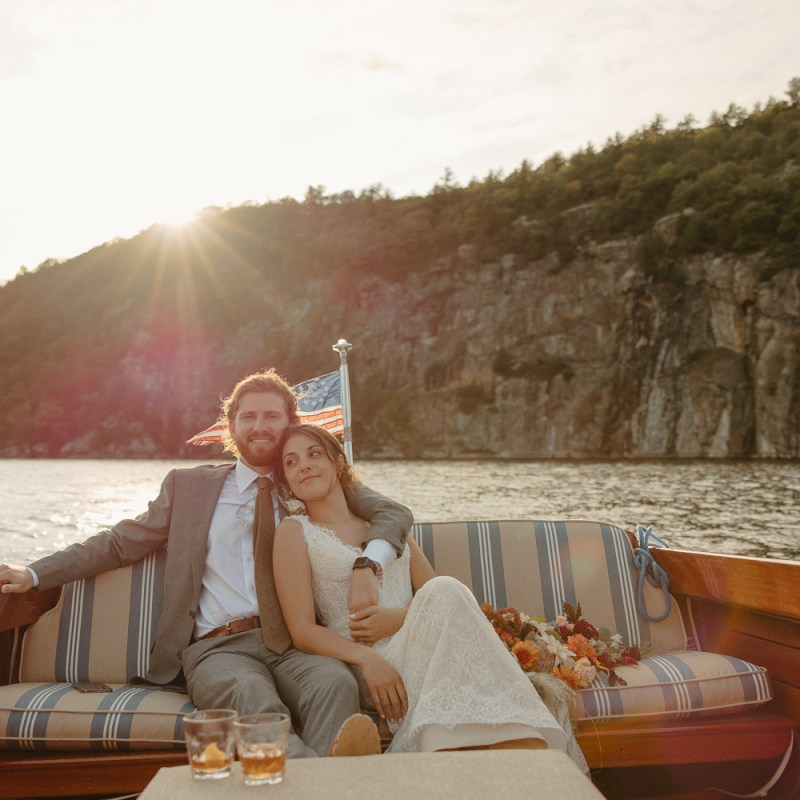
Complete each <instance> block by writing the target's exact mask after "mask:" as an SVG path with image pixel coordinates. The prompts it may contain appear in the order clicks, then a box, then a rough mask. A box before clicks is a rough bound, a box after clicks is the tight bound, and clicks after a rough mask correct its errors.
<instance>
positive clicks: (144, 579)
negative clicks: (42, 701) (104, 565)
mask: <svg viewBox="0 0 800 800" xmlns="http://www.w3.org/2000/svg"><path fill="white" fill-rule="evenodd" d="M165 564H166V551H165V550H163V549H162V550H159V551H156V552H155V553H151V554H150V555H149V556H147V558H145V559H143V560H142V561H139V562H137V563H135V564H131V565H129V566H127V567H120V568H119V569H115V570H111V571H110V572H104V573H101V574H100V575H96V576H95V577H93V578H85V579H84V580H80V581H75V582H74V583H70V584H67V585H66V586H65V587H64V590H63V591H62V593H61V598H60V599H59V601H58V604H57V605H56V606H55V607H54V608H52V609H51V610H50V611H48V612H47V613H45V614H43V615H42V616H41V617H40V618H39V619H38V620H37V621H36V622H35V623H34V624H33V625H32V626H31V627H30V628H29V629H28V631H27V633H26V634H25V639H24V641H23V645H22V661H21V665H20V680H21V681H66V682H72V681H104V682H108V683H127V682H128V681H129V680H130V679H131V678H132V677H134V676H135V675H141V676H143V675H145V674H146V673H147V668H148V665H149V658H150V647H151V645H152V643H153V639H154V637H155V632H156V626H157V624H158V618H159V616H160V614H161V608H162V605H163V597H164V571H165Z"/></svg>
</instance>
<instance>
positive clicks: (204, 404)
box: [0, 221, 800, 458]
mask: <svg viewBox="0 0 800 800" xmlns="http://www.w3.org/2000/svg"><path fill="white" fill-rule="evenodd" d="M667 222H668V221H667ZM665 224H666V223H664V224H662V225H661V234H660V235H663V236H668V235H669V231H668V225H667V226H666V228H665ZM124 246H126V245H125V243H122V244H120V245H115V246H111V247H109V248H107V249H105V250H101V251H99V253H98V255H97V258H96V260H97V266H96V269H94V270H92V269H89V268H86V269H85V270H84V271H83V272H82V271H81V270H80V269H77V268H76V266H75V265H73V264H68V263H66V264H63V265H58V266H55V267H52V268H51V269H49V270H43V271H40V272H37V273H32V274H30V275H27V276H23V277H22V278H20V279H18V281H16V282H15V283H14V284H12V285H9V286H7V287H4V288H3V290H2V296H1V297H0V300H2V304H0V305H2V308H0V312H2V316H3V319H4V322H5V327H4V329H3V336H4V339H3V342H4V344H3V346H2V348H0V355H2V359H0V366H1V367H2V370H3V375H4V378H3V385H2V397H3V402H4V404H5V405H4V408H5V409H6V410H5V411H3V413H2V414H0V419H2V420H4V425H3V435H2V437H0V440H1V443H0V455H3V456H6V457H14V456H54V457H64V456H67V457H70V456H84V457H85V456H112V457H127V456H133V457H152V456H168V457H176V456H191V457H194V458H198V457H200V458H205V457H209V456H211V455H217V453H216V452H214V453H212V451H209V450H205V451H204V450H200V449H197V448H192V447H186V446H185V445H184V441H185V439H186V438H188V437H189V436H191V435H192V434H193V433H195V432H197V431H198V430H200V429H202V428H204V427H206V426H207V425H209V424H211V422H213V421H214V419H215V417H216V411H217V408H218V404H219V399H220V397H221V396H222V395H223V394H224V393H225V392H227V391H228V390H229V389H230V387H231V386H232V385H233V383H234V382H235V381H236V380H238V379H239V378H241V377H242V376H243V375H245V374H247V373H248V372H251V371H254V370H256V369H260V368H263V367H264V366H271V365H274V366H275V367H276V368H277V369H278V370H279V371H280V372H281V373H282V374H284V375H286V377H287V379H289V380H290V382H292V383H294V382H298V381H300V380H304V379H307V378H309V377H312V376H314V375H318V374H321V373H323V372H329V371H332V370H333V369H336V367H337V365H338V358H337V356H336V355H335V354H334V353H332V352H331V349H330V348H331V345H332V344H333V343H334V342H335V341H336V340H337V339H339V338H340V337H345V338H347V339H348V340H350V341H351V342H353V344H354V349H353V351H352V354H351V359H350V361H351V370H350V375H351V387H352V398H353V410H354V417H353V427H354V444H355V450H356V453H357V454H358V456H359V457H360V458H363V457H369V456H386V457H405V458H438V457H447V458H449V457H466V458H469V457H497V458H533V457H537V458H538V457H575V458H625V457H681V458H696V457H715V458H739V457H745V458H746V457H764V458H797V457H800V441H799V440H800V436H798V430H800V268H794V267H793V268H784V269H782V270H780V271H776V270H775V269H774V267H773V266H771V265H770V263H769V262H768V260H767V259H766V257H764V256H761V255H758V254H752V255H742V256H733V255H724V256H712V255H698V256H694V257H691V258H685V259H680V260H676V261H666V262H664V261H663V260H662V261H660V262H654V263H655V266H652V265H651V266H650V267H645V266H641V265H640V264H641V263H642V259H641V258H640V257H637V253H638V254H639V255H640V254H641V240H637V239H625V240H619V241H606V242H604V243H601V244H596V243H592V241H591V240H589V239H587V238H584V239H583V240H582V243H581V240H579V239H577V238H576V242H575V248H574V252H573V254H572V257H571V258H565V259H563V261H562V260H559V257H558V256H557V255H555V254H551V255H549V256H547V257H544V258H540V259H538V260H528V259H522V258H520V257H518V256H513V255H508V256H505V257H503V258H500V259H497V260H495V261H494V262H492V263H486V261H485V260H484V259H481V258H479V256H478V255H477V252H478V251H477V250H476V249H475V248H474V247H472V246H468V245H463V246H461V247H460V248H457V249H456V251H454V252H453V253H452V254H451V255H450V256H447V257H443V258H440V259H438V260H435V261H433V262H432V263H429V265H428V267H427V268H420V269H416V270H414V271H410V272H407V273H405V274H404V275H403V276H402V277H398V278H395V279H391V278H388V277H385V276H384V277H381V274H382V273H381V272H380V270H372V271H371V272H370V271H366V270H362V271H359V272H351V273H350V274H349V275H346V276H345V275H342V274H340V273H338V272H336V271H334V270H330V271H329V272H328V273H327V274H323V276H321V277H320V276H319V275H317V276H313V277H310V278H309V279H299V278H296V277H295V278H293V279H291V280H290V279H289V278H290V277H291V275H289V274H287V275H283V280H282V283H280V284H279V283H276V281H275V280H273V279H270V278H269V276H265V275H263V274H259V273H257V272H255V271H252V270H250V271H248V269H249V268H247V269H244V268H242V269H240V270H239V272H235V271H234V268H233V267H232V266H230V265H229V262H225V261H223V262H221V264H220V266H219V268H218V272H217V273H214V272H213V271H211V270H210V269H209V268H208V267H207V266H204V267H203V269H200V268H197V267H192V266H191V265H187V266H186V267H185V268H181V269H175V268H173V269H172V270H171V271H170V272H168V273H167V272H163V273H160V274H161V276H162V277H161V280H162V282H161V284H156V283H155V282H154V281H152V280H140V281H139V282H140V283H141V284H142V286H143V287H144V288H143V289H142V290H141V297H140V298H139V299H137V298H135V296H134V294H133V292H134V289H133V288H132V286H133V283H132V281H131V280H130V277H129V275H127V274H126V273H123V272H122V271H121V270H120V269H119V266H118V264H119V263H121V259H122V256H123V255H124V250H123V248H124ZM645 263H646V262H645ZM115 265H117V266H116V267H115ZM114 268H116V269H117V272H118V273H119V274H121V275H123V276H124V279H123V280H120V279H119V278H115V279H114V281H112V280H106V279H105V276H106V275H108V274H110V273H111V271H112V270H113V269H114ZM226 269H227V272H226V271H225V270H226ZM84 273H85V274H84ZM164 275H170V276H171V278H170V280H172V281H173V283H172V284H169V285H168V284H167V283H166V282H165V279H164ZM98 276H102V280H101V278H100V277H98ZM115 281H116V282H115ZM169 286H171V287H172V288H169ZM98 287H100V288H101V289H102V291H100V290H99V289H98ZM151 287H157V290H156V288H151ZM64 297H71V298H73V299H72V300H71V301H70V302H68V303H65V302H64V300H63V298H64ZM200 298H210V299H207V300H206V301H205V305H203V304H201V303H200ZM188 299H191V300H192V302H188ZM155 303H160V305H158V306H157V305H155ZM47 359H49V361H48V360H47Z"/></svg>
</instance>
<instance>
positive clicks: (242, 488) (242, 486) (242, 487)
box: [235, 458, 272, 494]
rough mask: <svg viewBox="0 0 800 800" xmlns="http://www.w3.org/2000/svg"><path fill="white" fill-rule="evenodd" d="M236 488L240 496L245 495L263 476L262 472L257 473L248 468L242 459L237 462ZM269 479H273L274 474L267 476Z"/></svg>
mask: <svg viewBox="0 0 800 800" xmlns="http://www.w3.org/2000/svg"><path fill="white" fill-rule="evenodd" d="M235 475H236V486H237V488H238V489H239V494H244V493H245V492H246V491H247V490H248V488H249V487H250V486H252V484H253V481H254V480H255V479H256V478H258V477H260V476H261V473H260V472H256V471H255V470H254V469H252V467H248V466H247V464H245V463H244V461H242V460H241V459H240V458H239V459H237V460H236V471H235ZM267 477H268V478H272V473H271V472H270V473H268V474H267Z"/></svg>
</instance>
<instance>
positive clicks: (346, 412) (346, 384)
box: [332, 339, 353, 465]
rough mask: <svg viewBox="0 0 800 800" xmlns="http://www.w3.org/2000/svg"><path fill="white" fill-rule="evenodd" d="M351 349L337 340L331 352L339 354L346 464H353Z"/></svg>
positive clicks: (341, 340) (350, 345)
mask: <svg viewBox="0 0 800 800" xmlns="http://www.w3.org/2000/svg"><path fill="white" fill-rule="evenodd" d="M352 347H353V345H352V344H350V342H348V341H347V339H339V341H338V342H336V344H335V345H333V348H332V349H333V350H335V351H336V352H337V353H338V354H339V380H340V383H341V394H342V419H343V420H344V454H345V455H346V456H347V463H348V464H351V465H352V463H353V429H352V428H351V427H350V376H349V375H348V372H347V351H348V350H350V349H351V348H352Z"/></svg>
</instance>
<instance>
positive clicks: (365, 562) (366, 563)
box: [353, 556, 383, 577]
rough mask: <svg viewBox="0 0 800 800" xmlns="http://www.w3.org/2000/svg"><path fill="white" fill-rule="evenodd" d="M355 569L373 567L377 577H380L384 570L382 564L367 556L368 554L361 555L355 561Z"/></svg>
mask: <svg viewBox="0 0 800 800" xmlns="http://www.w3.org/2000/svg"><path fill="white" fill-rule="evenodd" d="M353 569H371V570H372V572H373V574H374V575H375V576H376V577H380V575H381V573H382V572H383V570H382V569H381V565H380V564H379V563H378V562H377V561H373V560H372V559H371V558H367V557H366V556H359V557H358V558H357V559H356V560H355V561H354V562H353Z"/></svg>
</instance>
